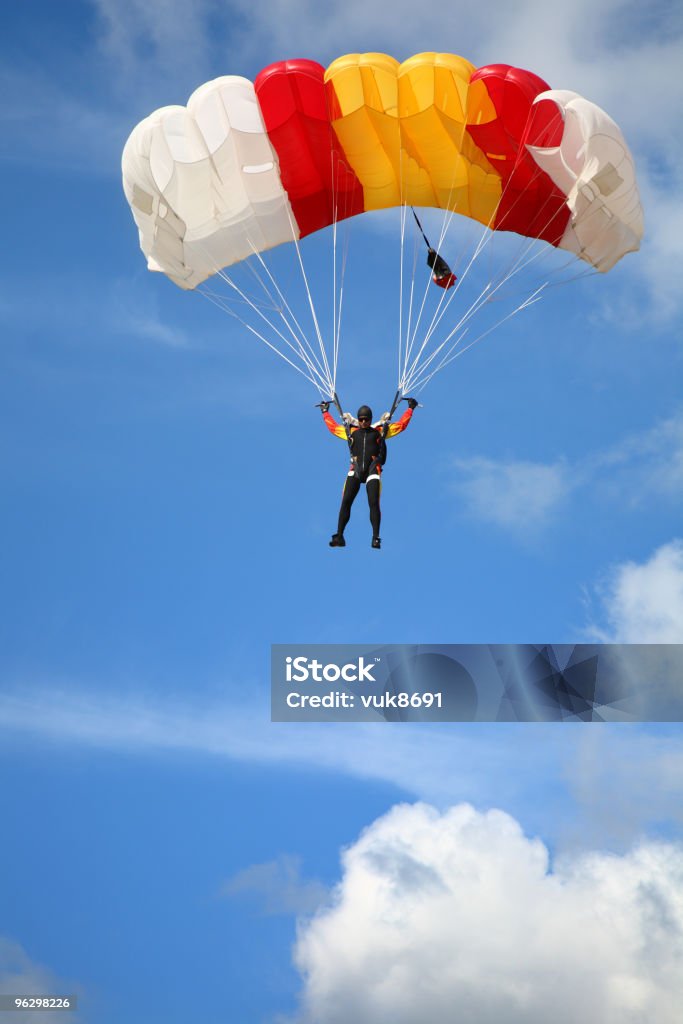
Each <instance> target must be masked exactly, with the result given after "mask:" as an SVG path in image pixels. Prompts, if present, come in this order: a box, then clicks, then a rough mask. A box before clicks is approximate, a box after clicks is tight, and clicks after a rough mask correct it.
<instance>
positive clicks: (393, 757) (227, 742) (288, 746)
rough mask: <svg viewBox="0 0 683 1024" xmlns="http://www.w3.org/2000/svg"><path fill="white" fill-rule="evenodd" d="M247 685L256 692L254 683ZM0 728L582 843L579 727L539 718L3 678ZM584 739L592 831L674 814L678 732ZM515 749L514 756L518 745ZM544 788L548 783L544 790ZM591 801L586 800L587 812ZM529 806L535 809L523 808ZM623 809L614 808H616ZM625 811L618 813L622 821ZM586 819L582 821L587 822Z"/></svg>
mask: <svg viewBox="0 0 683 1024" xmlns="http://www.w3.org/2000/svg"><path fill="white" fill-rule="evenodd" d="M252 688H253V690H254V691H255V692H258V686H257V685H254V686H253V687H252ZM617 728H619V729H621V730H622V731H621V732H620V736H622V735H626V732H628V738H629V742H628V743H626V742H625V743H623V744H621V745H615V744H611V743H610V735H611V733H612V732H613V731H614V729H617ZM0 729H4V730H5V731H6V733H7V735H13V736H15V737H16V738H17V739H19V738H23V739H24V741H26V742H31V741H38V742H40V744H41V746H42V747H43V748H44V747H45V744H46V743H50V744H54V745H55V746H57V747H59V746H61V745H63V744H67V745H68V746H70V747H71V748H73V747H78V746H80V747H83V748H85V749H89V750H92V751H96V750H117V751H120V752H121V753H123V754H126V755H128V756H158V755H160V754H175V755H183V756H201V757H207V756H208V757H220V758H226V759H230V760H234V761H240V762H247V763H258V764H265V765H271V766H273V767H274V766H281V767H288V766H290V767H299V768H301V767H304V768H310V769H311V770H313V771H315V772H316V773H319V772H321V771H331V772H339V773H341V774H343V775H346V776H348V777H349V778H360V779H365V780H370V781H376V782H381V783H383V784H390V785H394V786H396V787H397V788H398V790H399V791H401V792H403V793H405V794H408V795H410V796H411V797H416V798H418V799H425V800H429V801H430V802H433V803H437V804H439V805H441V806H447V805H449V804H452V803H454V802H457V801H460V800H468V801H471V802H472V803H474V804H475V805H477V806H479V807H487V806H502V807H505V808H507V809H509V810H511V811H512V812H513V813H518V814H523V815H524V816H525V820H526V821H529V820H531V821H532V827H539V828H540V827H542V828H543V829H544V834H545V835H548V836H551V835H552V837H553V838H555V839H557V838H563V837H564V838H567V841H571V843H573V844H575V843H577V842H578V843H579V844H580V843H581V836H582V834H583V832H584V831H585V828H584V826H585V821H584V813H583V808H582V800H583V798H584V791H583V790H582V789H581V788H580V787H578V788H577V787H575V776H576V761H577V757H578V756H579V750H580V740H581V734H580V733H579V732H578V731H577V730H573V729H570V728H565V727H559V728H558V727H557V726H556V724H555V723H552V724H550V725H549V726H543V725H540V724H518V725H514V726H510V725H505V724H502V725H489V726H485V725H481V726H478V727H477V728H475V729H473V728H472V727H471V726H458V725H437V724H435V725H433V726H425V725H419V726H416V727H414V728H413V727H411V726H410V725H408V724H406V723H404V724H402V725H401V726H400V728H394V727H392V726H391V725H360V724H358V725H351V724H349V725H342V724H340V723H331V724H330V725H329V726H327V725H324V724H320V725H314V724H294V723H288V724H284V723H283V724H271V723H270V722H269V721H268V712H267V709H266V701H265V699H264V700H263V702H259V703H258V704H250V705H245V704H240V703H239V702H237V701H234V702H232V703H227V702H226V703H225V704H219V705H207V704H206V702H202V703H198V704H193V703H191V702H187V701H181V700H176V701H173V699H171V698H170V697H169V696H168V695H165V696H164V699H163V701H160V700H159V699H158V698H157V697H155V696H154V695H151V694H150V695H147V696H146V695H145V694H144V693H141V692H140V693H135V694H131V695H130V696H129V697H128V698H123V697H121V696H120V695H114V694H105V693H102V692H96V691H88V690H84V689H80V690H78V689H74V687H73V686H61V687H60V686H59V685H56V684H54V683H53V684H52V685H51V686H50V687H39V686H32V687H29V686H27V685H25V684H24V685H22V686H21V687H16V688H14V689H12V688H10V687H8V686H5V687H4V692H3V693H1V694H0ZM594 733H595V736H596V739H595V747H594V748H593V749H592V751H591V754H590V756H591V762H592V769H591V772H592V787H593V789H594V791H595V792H600V791H601V789H603V788H608V789H609V791H610V792H611V793H612V803H611V806H612V809H613V814H614V822H613V821H612V819H611V818H607V817H606V818H605V820H604V821H603V822H600V821H599V820H598V821H597V823H596V824H595V828H596V832H597V840H596V841H597V842H599V843H602V844H603V845H604V844H607V845H609V844H610V843H616V844H618V845H621V844H622V843H623V842H624V841H626V840H627V839H629V838H632V837H633V836H634V835H636V834H638V831H639V830H641V829H646V828H648V827H650V826H653V827H659V825H660V824H661V822H662V821H665V822H667V823H668V824H669V825H670V826H671V827H675V828H679V827H680V825H681V823H682V822H683V810H682V809H681V806H680V799H679V792H680V786H681V785H682V784H683V759H682V758H681V757H680V735H679V734H676V733H674V734H668V735H667V736H663V737H661V741H660V742H659V744H658V746H657V747H656V748H655V747H654V745H652V744H651V743H650V742H649V735H648V733H647V731H645V730H642V729H640V728H639V727H638V726H623V725H622V726H619V727H617V726H614V727H610V726H608V725H603V726H600V727H599V729H597V728H596V729H595V730H594ZM521 750H523V751H524V756H523V757H520V751H521ZM638 765H642V767H643V771H644V772H646V773H647V777H648V778H650V779H652V780H653V781H652V785H653V787H655V788H656V778H657V772H658V771H659V770H660V769H661V770H662V771H664V770H665V768H666V773H665V774H666V777H667V779H669V783H670V784H669V785H667V787H666V788H662V789H661V790H658V794H659V795H658V798H657V800H656V801H650V802H648V801H647V800H645V801H643V802H642V805H641V804H639V803H638V802H635V803H634V801H633V800H632V787H631V786H630V785H629V783H628V780H629V778H631V775H632V773H633V772H634V771H636V770H637V766H638ZM550 794H553V795H552V796H551V795H550ZM593 807H594V804H593V803H591V805H590V821H591V823H592V822H593V810H592V808H593ZM534 808H536V809H537V810H538V813H537V811H536V810H535V809H534ZM620 808H623V811H624V813H623V814H622V815H621V816H620V813H619V809H620ZM624 822H627V823H628V825H627V826H625V825H624ZM591 827H592V825H591Z"/></svg>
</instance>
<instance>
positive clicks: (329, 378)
mask: <svg viewBox="0 0 683 1024" xmlns="http://www.w3.org/2000/svg"><path fill="white" fill-rule="evenodd" d="M287 216H288V217H289V223H290V226H291V229H292V238H293V240H294V245H295V246H296V255H297V259H298V261H299V268H300V270H301V277H302V279H303V282H304V287H305V289H306V295H307V296H308V306H309V309H310V311H311V318H312V320H313V326H314V327H315V333H316V337H317V339H318V345H319V346H320V354H321V356H322V360H323V363H324V366H325V372H326V375H327V382H328V384H329V386H330V394H332V393H333V392H334V385H333V382H332V373H331V370H330V364H329V362H328V360H327V352H326V351H325V343H324V342H323V337H322V334H321V332H320V325H319V323H318V317H317V315H316V312H315V304H314V302H313V296H312V295H311V289H310V286H309V284H308V277H307V276H306V268H305V267H304V261H303V259H302V257H301V247H300V245H299V239H298V238H297V237H296V228H295V225H294V223H293V221H292V215H291V213H290V212H289V209H288V210H287Z"/></svg>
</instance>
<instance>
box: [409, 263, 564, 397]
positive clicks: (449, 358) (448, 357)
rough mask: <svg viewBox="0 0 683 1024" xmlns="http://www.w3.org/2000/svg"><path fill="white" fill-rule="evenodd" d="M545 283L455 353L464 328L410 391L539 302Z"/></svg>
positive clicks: (413, 383) (417, 379) (416, 380)
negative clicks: (436, 362) (430, 369)
mask: <svg viewBox="0 0 683 1024" xmlns="http://www.w3.org/2000/svg"><path fill="white" fill-rule="evenodd" d="M547 283H548V282H547V281H546V282H545V283H544V284H542V285H540V286H539V287H538V288H537V289H536V291H534V292H532V293H531V295H529V296H528V297H527V298H526V299H524V301H523V302H521V303H520V304H519V306H517V308H516V309H513V310H512V311H511V312H510V313H507V314H506V315H505V316H504V317H501V319H500V320H498V321H496V323H495V324H492V326H491V327H488V328H487V329H486V330H485V331H482V333H481V334H479V335H477V337H476V338H474V339H473V340H472V341H471V342H470V343H469V344H468V345H465V347H464V348H461V349H460V351H459V352H455V349H456V348H457V346H458V345H459V344H460V342H461V341H462V339H463V337H464V336H465V334H466V333H467V330H468V328H465V330H464V331H463V332H462V334H461V335H460V336H459V337H458V338H457V339H456V341H455V343H454V344H453V345H452V346H451V347H450V349H449V350H448V352H446V354H445V355H444V356H443V358H442V359H441V361H440V362H439V363H438V365H437V366H436V367H435V368H434V369H433V370H432V371H431V372H430V373H428V374H427V375H426V376H422V373H423V371H424V369H426V365H425V366H424V367H423V368H422V370H421V371H420V374H418V376H417V378H416V379H415V381H413V382H412V383H411V389H419V390H420V391H422V389H423V388H425V387H426V386H427V384H428V383H429V381H430V380H431V379H432V377H433V376H434V375H435V374H437V373H438V372H439V370H442V369H443V368H444V367H445V366H448V364H449V363H452V362H453V360H454V359H457V358H458V357H459V356H462V355H464V354H465V352H467V351H468V350H469V349H471V348H472V346H473V345H476V344H477V342H479V341H481V340H482V339H483V338H485V337H486V336H487V335H488V334H491V332H492V331H495V330H496V329H497V328H498V327H500V325H501V324H504V323H505V321H506V320H510V319H511V318H512V317H513V316H515V315H516V314H517V313H520V312H521V311H522V310H523V309H527V308H528V307H529V306H533V305H534V303H536V302H539V301H540V299H541V298H542V296H541V294H540V293H541V292H542V291H543V290H544V289H545V288H546V286H547Z"/></svg>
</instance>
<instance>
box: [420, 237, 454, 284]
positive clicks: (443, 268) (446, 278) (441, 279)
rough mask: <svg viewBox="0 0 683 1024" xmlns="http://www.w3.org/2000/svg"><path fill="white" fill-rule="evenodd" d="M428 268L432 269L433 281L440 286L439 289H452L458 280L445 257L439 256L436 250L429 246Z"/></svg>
mask: <svg viewBox="0 0 683 1024" xmlns="http://www.w3.org/2000/svg"><path fill="white" fill-rule="evenodd" d="M427 266H428V267H431V268H432V281H433V282H434V284H438V286H439V288H446V289H448V288H452V287H453V285H454V284H455V282H456V281H457V280H458V279H457V277H456V276H455V274H454V273H453V271H452V270H451V268H450V267H449V266H448V264H447V263H446V261H445V259H444V258H443V256H439V254H438V252H437V251H436V249H432V247H431V246H429V249H428V250H427Z"/></svg>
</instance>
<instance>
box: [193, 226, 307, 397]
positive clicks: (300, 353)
mask: <svg viewBox="0 0 683 1024" xmlns="http://www.w3.org/2000/svg"><path fill="white" fill-rule="evenodd" d="M251 248H252V252H253V254H254V255H256V256H257V258H258V260H259V262H260V264H261V265H262V266H263V268H264V270H265V271H266V273H267V275H268V277H269V278H270V280H271V281H272V283H273V285H274V287H275V288H276V290H277V293H278V295H279V296H280V298H281V300H282V303H284V305H285V307H286V308H287V310H288V312H289V314H290V315H291V317H292V319H293V320H294V323H295V324H296V326H297V328H298V330H299V332H300V335H301V337H302V338H303V341H304V344H305V345H306V347H307V348H308V349H309V351H310V353H311V356H313V360H315V362H313V361H312V360H311V358H310V356H309V355H308V353H307V351H306V349H305V348H304V345H303V344H302V340H301V337H299V336H297V333H296V331H295V330H294V328H293V327H292V324H291V323H290V322H289V320H288V319H287V317H286V316H285V314H284V312H283V308H282V304H280V305H278V304H277V303H276V302H275V300H274V298H273V295H272V294H271V292H270V291H269V289H268V286H267V284H266V283H265V281H264V280H263V278H262V277H261V276H260V274H259V273H258V271H257V270H256V268H255V267H254V266H253V264H252V263H251V261H249V262H247V266H248V268H249V270H250V272H251V273H252V275H253V276H254V277H255V278H256V280H257V281H258V283H259V285H260V287H261V289H262V290H263V292H264V293H265V295H266V296H267V298H268V300H269V302H270V303H271V304H272V305H271V308H272V310H273V312H275V311H277V313H278V314H279V316H280V318H281V320H282V322H283V324H284V326H285V327H286V329H287V331H288V332H289V334H290V335H291V338H292V341H293V342H294V344H292V341H290V340H288V338H286V337H285V335H284V334H283V333H282V331H280V330H279V329H278V328H277V326H276V325H275V323H273V321H272V320H271V319H269V318H268V317H267V316H266V315H265V314H264V312H263V310H262V308H260V307H259V305H257V303H256V301H254V300H252V298H250V297H249V295H248V294H247V293H246V292H245V291H244V290H243V289H242V288H240V287H239V285H238V284H237V283H236V282H235V281H234V280H233V279H232V278H231V277H230V276H229V275H228V274H227V273H226V272H225V270H223V269H222V268H221V267H217V266H216V265H215V264H213V261H211V260H209V262H211V264H212V265H213V268H214V271H215V273H216V275H217V276H218V277H220V278H221V280H223V281H225V283H226V284H227V285H228V286H229V287H230V288H231V289H232V290H233V291H234V292H236V293H237V294H238V295H239V296H240V298H241V299H242V301H243V302H244V303H246V305H248V306H249V307H250V309H252V310H253V312H254V313H255V314H256V315H257V316H258V317H259V318H260V319H261V320H263V321H264V323H266V324H267V325H268V327H269V328H270V330H271V331H272V332H273V334H275V335H277V337H278V338H280V339H281V341H282V342H283V343H284V345H286V346H287V348H289V349H290V351H291V352H292V353H293V354H294V355H295V356H297V357H298V358H299V359H300V360H301V362H302V363H303V364H304V365H305V366H306V368H307V369H308V371H309V374H304V375H305V376H308V377H309V380H312V383H314V385H315V387H316V388H318V389H319V384H318V383H317V382H316V379H320V380H324V376H325V372H324V368H323V366H322V365H321V363H320V361H319V360H318V359H317V358H316V356H315V352H314V351H313V349H312V348H311V346H310V343H309V342H308V339H307V338H306V336H305V334H304V331H303V330H302V328H301V326H300V324H299V323H298V321H297V320H296V317H295V316H294V314H293V313H292V311H291V309H290V308H289V306H288V305H287V302H286V300H285V299H284V296H283V295H282V292H281V291H280V289H279V288H278V286H277V283H276V281H275V279H274V278H273V275H272V274H271V272H270V270H269V269H268V267H267V265H266V264H265V262H264V260H263V258H262V257H261V255H260V253H258V252H257V251H256V249H255V248H254V246H253V244H252V246H251ZM206 255H207V257H208V255H209V254H208V252H207V253H206ZM199 290H200V291H201V290H202V289H201V288H200V289H199ZM204 294H207V296H208V295H209V294H214V293H210V292H209V290H208V289H205V291H204ZM215 298H218V296H215ZM216 304H217V305H220V308H221V309H223V310H224V311H225V312H228V313H230V315H232V316H234V317H235V319H237V320H239V322H240V323H241V324H242V325H243V326H244V327H247V328H248V329H249V330H250V331H251V333H252V334H254V335H255V336H256V337H258V338H260V339H261V340H262V341H264V342H265V344H266V345H267V346H268V347H269V348H271V349H272V350H273V351H276V352H278V353H279V354H280V355H282V358H283V359H285V361H286V362H289V363H290V365H291V360H290V359H288V358H287V357H286V356H285V355H284V354H283V353H282V352H280V350H279V349H278V348H277V345H274V344H273V342H272V341H268V340H267V339H266V338H265V337H264V336H263V334H261V332H260V331H257V330H255V329H254V328H253V327H252V326H251V325H250V324H249V323H248V321H247V320H245V319H244V318H243V317H241V316H240V315H239V314H238V313H237V312H236V311H235V310H233V309H232V308H231V307H230V306H229V304H228V303H227V302H226V300H225V299H223V304H221V303H216ZM316 364H317V366H316ZM309 375H310V376H309Z"/></svg>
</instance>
